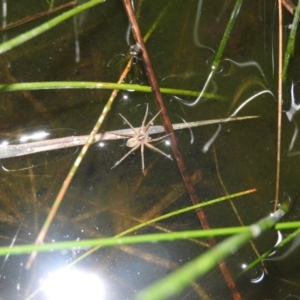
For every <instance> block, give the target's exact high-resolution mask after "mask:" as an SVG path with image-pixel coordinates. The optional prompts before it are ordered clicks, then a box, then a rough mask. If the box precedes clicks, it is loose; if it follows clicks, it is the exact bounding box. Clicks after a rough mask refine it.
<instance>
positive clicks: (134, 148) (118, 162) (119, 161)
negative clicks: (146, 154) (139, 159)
mask: <svg viewBox="0 0 300 300" xmlns="http://www.w3.org/2000/svg"><path fill="white" fill-rule="evenodd" d="M139 146H140V144H138V145H136V146H135V147H133V148H132V149H131V150H130V151H128V152H127V153H126V154H125V155H124V156H123V157H122V158H121V159H120V160H118V161H117V162H116V163H115V164H114V165H113V166H112V167H111V169H113V168H115V167H116V166H117V165H118V164H120V163H121V162H122V161H123V160H124V159H125V158H126V157H127V156H128V155H129V154H131V153H132V152H133V151H135V150H136V149H137V148H138V147H139Z"/></svg>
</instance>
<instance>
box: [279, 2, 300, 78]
mask: <svg viewBox="0 0 300 300" xmlns="http://www.w3.org/2000/svg"><path fill="white" fill-rule="evenodd" d="M299 17H300V0H298V5H297V8H296V10H295V14H294V19H293V24H292V29H291V33H290V36H289V41H288V45H287V48H286V51H285V54H284V63H283V70H282V79H283V80H286V72H287V69H288V65H289V61H290V57H291V56H292V55H293V54H294V48H295V37H296V31H297V27H298V23H299Z"/></svg>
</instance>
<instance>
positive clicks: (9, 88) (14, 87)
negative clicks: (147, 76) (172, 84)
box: [0, 81, 224, 100]
mask: <svg viewBox="0 0 300 300" xmlns="http://www.w3.org/2000/svg"><path fill="white" fill-rule="evenodd" d="M52 89H55V90H58V89H104V90H114V89H115V90H128V91H135V92H146V93H152V90H151V87H150V86H143V85H138V84H124V83H115V82H82V81H57V82H56V81H50V82H26V83H12V84H0V91H5V92H14V91H26V90H32V91H33V90H52ZM160 91H161V93H162V94H171V95H181V96H191V97H197V96H198V95H199V92H197V91H189V90H178V89H172V88H160ZM203 95H204V96H205V98H207V99H215V100H224V98H223V97H221V96H218V95H214V94H203Z"/></svg>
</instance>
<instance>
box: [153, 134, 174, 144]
mask: <svg viewBox="0 0 300 300" xmlns="http://www.w3.org/2000/svg"><path fill="white" fill-rule="evenodd" d="M171 134H172V133H169V134H166V135H163V136H160V137H158V138H156V139H149V142H150V143H152V142H157V141H160V140H162V139H164V138H165V137H167V136H169V135H171Z"/></svg>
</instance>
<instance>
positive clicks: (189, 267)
mask: <svg viewBox="0 0 300 300" xmlns="http://www.w3.org/2000/svg"><path fill="white" fill-rule="evenodd" d="M287 209H288V208H287V207H286V206H285V205H284V206H283V207H281V208H279V209H278V210H277V211H276V212H275V213H272V214H270V215H269V216H268V217H266V218H264V219H261V220H260V221H258V222H257V223H254V224H253V225H251V226H249V227H247V229H246V230H245V231H244V232H243V233H240V234H237V235H234V236H232V237H230V238H228V239H226V240H224V241H223V242H221V243H220V244H218V245H217V246H215V247H213V248H212V249H211V250H209V251H207V252H206V253H204V254H203V255H200V256H199V257H198V258H196V259H194V260H192V261H191V262H189V263H187V264H186V265H185V266H183V267H182V268H180V269H179V270H177V271H175V272H173V273H172V274H170V275H169V276H167V277H166V278H164V279H162V280H160V281H159V282H157V283H154V284H153V285H152V286H150V287H149V288H147V289H146V290H144V291H142V292H141V293H140V294H139V295H138V297H137V298H138V299H141V300H148V299H149V300H157V299H168V297H171V296H175V295H176V294H178V293H179V292H180V291H181V290H183V289H184V288H185V287H186V286H188V285H189V284H190V283H191V282H193V281H194V280H195V279H196V278H197V277H200V276H202V275H204V274H206V273H207V272H209V271H210V270H211V269H212V268H214V267H215V266H216V265H217V264H218V262H219V261H221V260H222V259H224V258H225V257H227V256H229V255H230V254H231V253H233V252H235V251H236V250H237V249H238V248H240V247H241V246H242V245H244V244H245V243H247V242H248V241H249V240H250V239H252V238H256V237H258V236H259V235H260V234H261V233H263V232H264V231H266V230H267V229H271V228H272V227H274V225H275V223H276V222H278V221H279V219H280V218H281V217H283V216H284V215H285V214H286V212H287Z"/></svg>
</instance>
